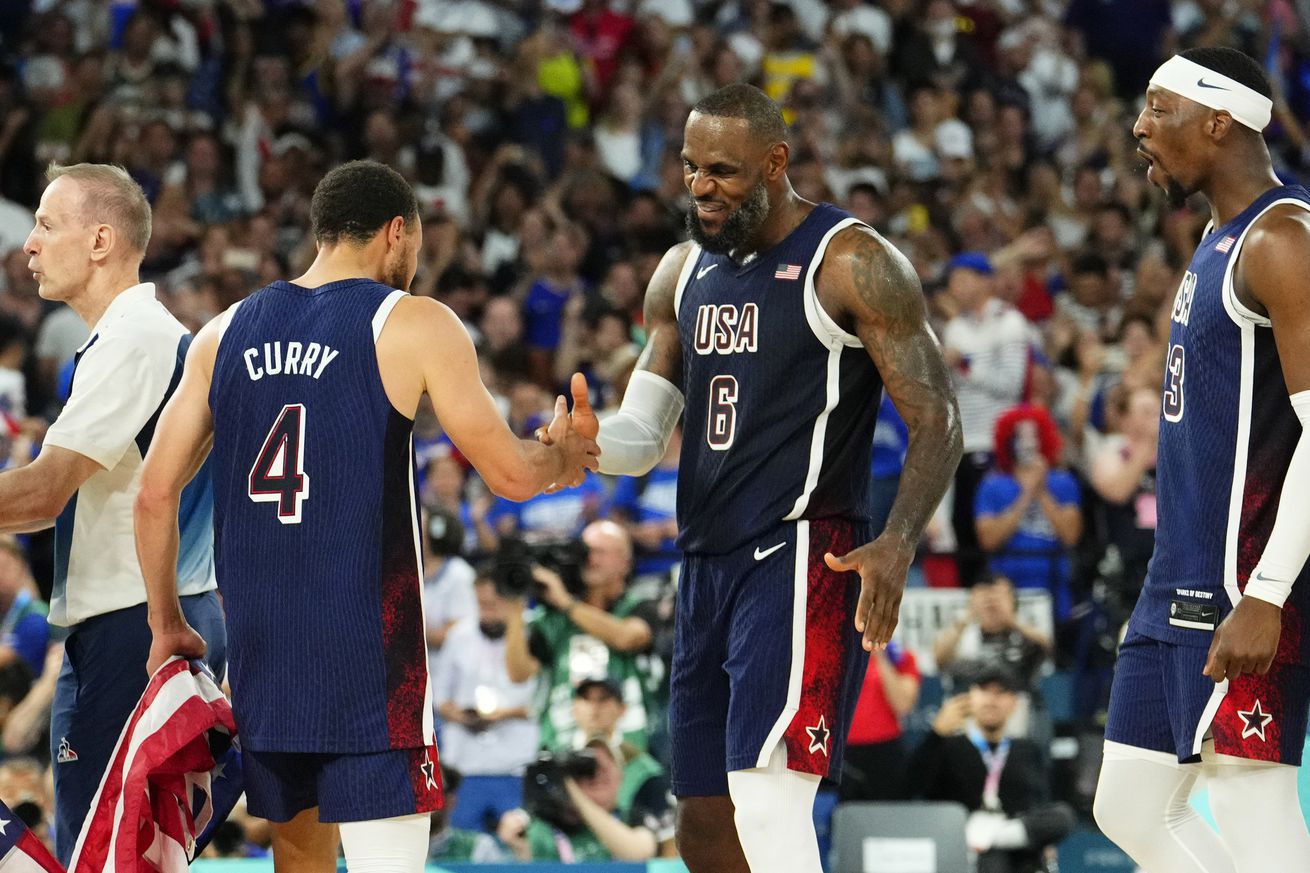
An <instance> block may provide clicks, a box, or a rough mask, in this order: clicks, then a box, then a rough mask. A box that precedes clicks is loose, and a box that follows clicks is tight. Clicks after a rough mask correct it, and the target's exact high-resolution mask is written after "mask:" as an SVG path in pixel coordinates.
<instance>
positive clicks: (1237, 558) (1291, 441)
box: [1132, 186, 1310, 663]
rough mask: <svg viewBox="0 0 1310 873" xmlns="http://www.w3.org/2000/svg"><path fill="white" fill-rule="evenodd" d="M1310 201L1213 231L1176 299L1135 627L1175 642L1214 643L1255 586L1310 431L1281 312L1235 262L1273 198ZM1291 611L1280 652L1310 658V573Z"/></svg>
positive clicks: (1306, 196) (1286, 195)
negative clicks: (1250, 288) (1245, 301)
mask: <svg viewBox="0 0 1310 873" xmlns="http://www.w3.org/2000/svg"><path fill="white" fill-rule="evenodd" d="M1281 203H1293V204H1296V205H1299V206H1301V207H1304V208H1307V209H1310V192H1307V191H1306V190H1305V189H1304V188H1301V187H1300V186H1286V187H1279V188H1274V189H1273V190H1271V191H1268V192H1266V193H1265V194H1263V195H1261V196H1260V197H1259V198H1258V199H1256V201H1255V202H1254V203H1252V204H1251V205H1250V206H1248V207H1247V208H1246V209H1245V210H1243V211H1242V213H1241V214H1240V215H1238V216H1237V217H1236V218H1234V219H1232V220H1231V221H1229V222H1228V223H1227V224H1224V225H1223V226H1222V227H1217V228H1211V229H1209V230H1208V231H1207V232H1206V234H1205V235H1204V237H1203V238H1202V239H1201V243H1200V245H1199V246H1198V247H1197V250H1196V254H1195V255H1193V256H1192V262H1191V264H1190V265H1189V266H1188V268H1187V272H1186V273H1185V274H1184V277H1183V281H1182V284H1181V285H1180V286H1179V288H1178V293H1177V295H1176V297H1175V299H1174V307H1173V315H1172V322H1171V326H1170V332H1169V351H1168V357H1167V358H1166V367H1165V378H1164V399H1163V404H1162V414H1163V418H1162V420H1161V422H1160V445H1159V460H1158V461H1157V464H1156V498H1157V505H1158V511H1159V519H1158V523H1157V527H1156V536H1155V552H1154V554H1153V556H1152V558H1151V564H1150V570H1149V573H1148V575H1147V580H1146V584H1145V587H1144V588H1143V590H1142V594H1141V597H1140V599H1139V600H1138V604H1137V608H1136V610H1135V611H1134V614H1133V619H1132V627H1133V629H1134V630H1136V631H1137V632H1139V633H1142V634H1144V635H1146V636H1149V637H1152V638H1154V639H1158V640H1163V641H1165V642H1172V643H1179V644H1184V645H1195V646H1209V645H1210V641H1211V634H1210V633H1208V632H1206V631H1208V630H1210V629H1211V628H1213V626H1214V625H1215V623H1216V622H1217V621H1220V620H1222V619H1223V618H1224V617H1225V616H1226V615H1227V614H1228V612H1229V611H1230V610H1231V609H1232V607H1233V605H1234V604H1235V603H1236V602H1237V600H1238V598H1239V592H1241V591H1242V590H1243V589H1244V588H1245V587H1246V580H1247V577H1248V576H1249V575H1250V573H1251V572H1252V570H1253V569H1254V568H1255V564H1256V562H1257V561H1258V560H1259V559H1260V556H1261V554H1262V553H1263V552H1264V548H1265V544H1266V543H1267V542H1268V541H1269V534H1270V532H1271V531H1272V529H1273V524H1274V516H1275V514H1276V512H1277V510H1278V498H1279V495H1280V494H1281V493H1282V488H1283V478H1284V476H1285V475H1286V473H1287V466H1288V464H1289V463H1290V461H1291V459H1292V452H1293V450H1294V449H1295V448H1296V444H1297V441H1298V439H1299V438H1300V435H1301V423H1300V422H1299V421H1298V420H1297V417H1296V413H1295V411H1294V410H1293V409H1292V405H1291V402H1290V401H1289V400H1288V394H1287V385H1286V384H1285V383H1284V381H1283V371H1282V367H1281V366H1280V364H1279V360H1278V350H1277V348H1276V347H1275V345H1274V336H1273V331H1272V330H1271V329H1270V323H1269V319H1268V318H1266V317H1264V316H1261V315H1259V314H1257V313H1255V312H1252V311H1251V310H1249V309H1247V308H1246V307H1245V306H1243V305H1242V303H1241V302H1240V301H1239V300H1238V298H1237V294H1236V293H1235V291H1234V288H1233V266H1234V265H1235V264H1236V262H1237V256H1238V253H1239V252H1241V250H1242V241H1243V240H1244V239H1245V237H1246V233H1247V231H1249V230H1250V228H1251V226H1252V224H1254V222H1255V221H1256V219H1258V218H1259V217H1260V216H1261V215H1263V214H1264V213H1265V212H1266V211H1267V210H1268V209H1270V208H1271V207H1273V206H1275V205H1278V204H1281ZM1306 575H1307V574H1306V573H1304V572H1302V574H1301V577H1302V578H1301V579H1300V580H1299V581H1298V582H1297V583H1296V584H1295V586H1294V587H1293V589H1292V595H1291V598H1290V599H1289V600H1288V602H1287V605H1286V606H1285V607H1284V610H1283V637H1282V642H1281V643H1280V646H1279V652H1280V655H1279V657H1280V658H1293V659H1299V660H1301V661H1304V662H1307V663H1310V639H1307V638H1306V636H1305V635H1304V634H1303V617H1304V615H1305V614H1306V609H1307V606H1310V582H1308V581H1306V579H1305V578H1304V577H1305V576H1306Z"/></svg>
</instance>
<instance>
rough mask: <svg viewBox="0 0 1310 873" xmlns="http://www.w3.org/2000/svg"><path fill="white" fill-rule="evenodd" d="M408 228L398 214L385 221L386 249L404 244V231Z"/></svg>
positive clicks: (397, 247) (396, 247)
mask: <svg viewBox="0 0 1310 873" xmlns="http://www.w3.org/2000/svg"><path fill="white" fill-rule="evenodd" d="M407 230H408V227H407V226H406V223H405V219H404V218H403V217H401V216H399V215H397V216H396V217H395V218H393V219H391V221H389V222H388V223H387V249H399V248H401V247H403V246H404V245H405V232H406V231H407Z"/></svg>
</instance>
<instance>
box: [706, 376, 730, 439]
mask: <svg viewBox="0 0 1310 873" xmlns="http://www.w3.org/2000/svg"><path fill="white" fill-rule="evenodd" d="M736 438H737V377H736V376H715V377H714V378H713V379H711V380H710V411H709V416H708V420H707V422H706V427H705V441H706V442H707V443H709V445H710V448H711V449H714V451H716V452H726V451H727V450H728V449H730V448H732V441H733V440H735V439H736Z"/></svg>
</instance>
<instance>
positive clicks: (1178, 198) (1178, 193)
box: [1164, 176, 1192, 209]
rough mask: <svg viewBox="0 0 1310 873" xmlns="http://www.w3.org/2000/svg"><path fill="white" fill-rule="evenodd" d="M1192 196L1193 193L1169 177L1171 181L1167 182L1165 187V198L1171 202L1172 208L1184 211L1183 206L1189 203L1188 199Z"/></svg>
mask: <svg viewBox="0 0 1310 873" xmlns="http://www.w3.org/2000/svg"><path fill="white" fill-rule="evenodd" d="M1191 196H1192V192H1191V191H1188V190H1187V189H1186V188H1184V187H1183V186H1182V185H1180V184H1178V180H1177V179H1175V178H1173V177H1172V176H1170V177H1169V181H1168V182H1166V183H1165V186H1164V197H1165V199H1166V200H1167V201H1169V206H1170V207H1171V208H1173V209H1182V208H1183V205H1184V204H1185V203H1187V198H1188V197H1191Z"/></svg>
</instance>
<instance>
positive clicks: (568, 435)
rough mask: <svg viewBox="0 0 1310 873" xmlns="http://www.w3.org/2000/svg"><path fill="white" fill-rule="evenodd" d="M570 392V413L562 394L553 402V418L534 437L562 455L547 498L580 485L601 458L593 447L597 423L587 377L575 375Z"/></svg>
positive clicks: (597, 428)
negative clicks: (559, 466) (561, 461)
mask: <svg viewBox="0 0 1310 873" xmlns="http://www.w3.org/2000/svg"><path fill="white" fill-rule="evenodd" d="M569 392H570V393H571V394H572V395H573V411H572V412H569V408H568V402H567V401H566V400H565V398H564V395H562V394H561V395H560V396H559V397H556V398H555V417H554V418H553V419H551V422H550V424H548V425H546V426H544V427H539V428H537V430H536V432H535V433H534V436H535V437H536V438H537V441H538V442H539V443H541V444H542V445H544V446H549V447H553V448H555V449H557V450H558V451H559V453H560V454H561V455H562V460H563V472H562V473H561V474H560V475H559V476H557V477H556V479H555V481H554V482H552V483H551V484H550V485H549V486H547V488H546V493H548V494H549V493H553V492H555V491H560V490H563V489H565V488H572V487H573V486H575V485H580V484H582V481H583V480H584V479H585V478H586V477H587V471H588V470H593V471H594V470H597V469H598V468H599V466H600V462H599V461H597V460H596V459H597V458H598V457H599V456H600V446H598V445H597V444H596V437H597V435H599V433H600V422H599V421H598V420H597V419H596V413H595V411H594V410H593V409H592V408H591V399H590V398H589V397H588V396H587V379H586V377H585V376H583V375H582V374H581V373H574V374H573V378H572V380H570V382H569Z"/></svg>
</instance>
